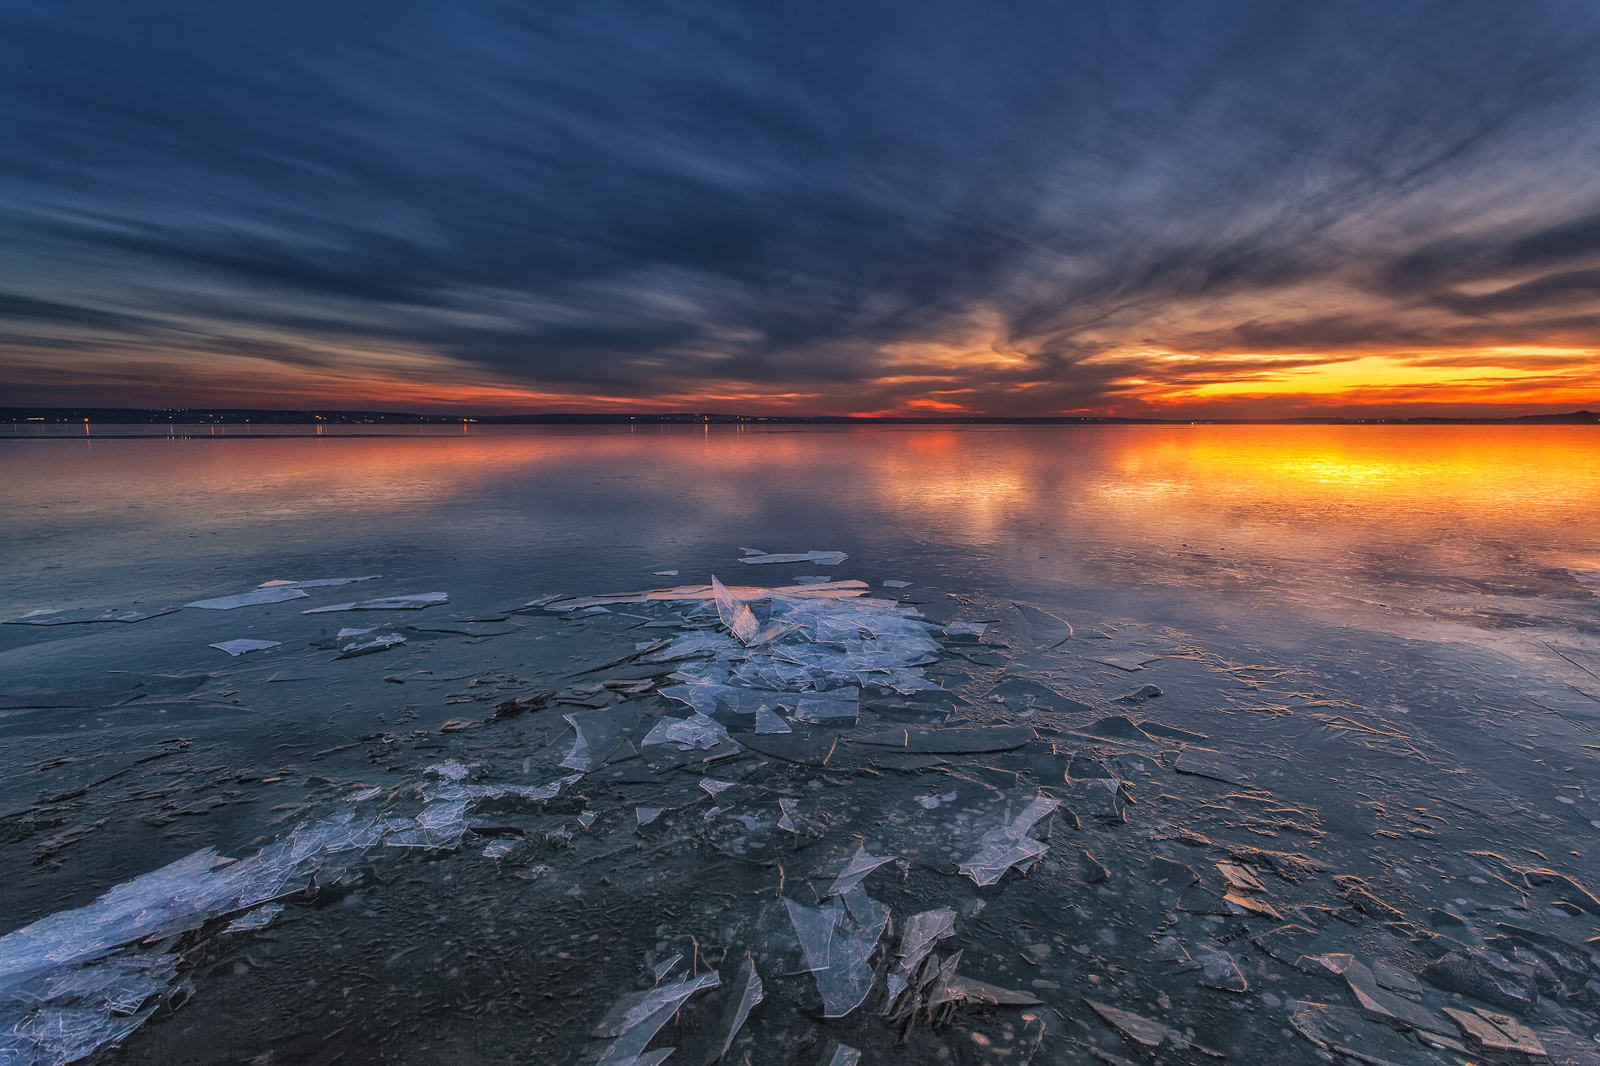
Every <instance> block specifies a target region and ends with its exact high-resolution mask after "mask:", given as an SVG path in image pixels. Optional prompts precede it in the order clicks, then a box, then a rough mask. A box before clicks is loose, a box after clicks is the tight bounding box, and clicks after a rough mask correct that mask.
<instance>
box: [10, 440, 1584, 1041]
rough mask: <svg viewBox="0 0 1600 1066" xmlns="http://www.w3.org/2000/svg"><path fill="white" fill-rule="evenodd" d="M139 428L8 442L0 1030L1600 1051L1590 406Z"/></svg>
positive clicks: (187, 1036)
mask: <svg viewBox="0 0 1600 1066" xmlns="http://www.w3.org/2000/svg"><path fill="white" fill-rule="evenodd" d="M167 433H168V430H167V429H166V427H153V428H152V427H90V428H89V429H87V430H86V431H85V434H84V436H82V437H79V438H77V439H70V440H69V439H48V437H46V436H44V435H41V434H37V433H36V435H35V436H33V437H27V436H18V437H15V438H13V439H3V440H0V471H3V474H4V479H5V484H6V486H7V491H6V493H5V497H4V499H3V501H0V511H3V522H0V537H3V542H0V543H3V550H0V618H3V619H6V620H10V621H12V622H15V623H16V624H6V625H3V626H0V735H3V737H4V747H3V749H0V750H3V755H0V760H3V761H0V790H3V795H0V847H3V848H4V851H3V855H4V858H5V865H4V869H5V870H6V871H7V878H6V890H5V891H4V892H3V893H0V936H4V939H0V1049H10V1052H9V1053H10V1057H7V1054H8V1052H7V1051H5V1050H0V1063H6V1064H10V1063H29V1062H51V1063H54V1062H67V1061H74V1060H77V1059H80V1058H83V1057H84V1056H91V1057H92V1060H93V1061H95V1062H105V1063H113V1062H114V1063H124V1062H127V1063H132V1062H140V1063H143V1062H150V1063H157V1062H159V1063H213V1062H214V1063H222V1062H258V1063H276V1064H283V1063H316V1064H323V1063H334V1062H339V1063H346V1064H349V1063H365V1062H374V1063H376V1062H414V1063H515V1062H526V1061H540V1062H554V1063H578V1062H597V1061H598V1062H600V1063H603V1064H607V1066H624V1064H626V1066H633V1064H635V1063H645V1062H649V1063H656V1062H659V1061H661V1059H662V1057H663V1055H662V1053H663V1052H664V1051H665V1050H666V1049H669V1048H675V1049H676V1050H675V1051H673V1052H671V1061H672V1062H681V1063H690V1062H693V1063H696V1064H697V1066H698V1064H699V1063H709V1062H711V1061H714V1060H715V1059H716V1058H717V1057H718V1056H719V1055H720V1056H721V1061H723V1062H729V1063H745V1062H751V1063H797V1064H805V1066H810V1064H812V1063H816V1064H818V1066H828V1064H829V1063H831V1062H836V1063H841V1064H844V1063H847V1062H850V1061H853V1059H852V1058H851V1049H854V1050H855V1051H858V1052H860V1056H861V1059H860V1061H862V1062H891V1061H903V1062H907V1063H913V1062H915V1063H922V1062H937V1063H993V1064H995V1066H1018V1064H1022V1063H1030V1062H1032V1063H1041V1064H1054V1063H1077V1062H1099V1061H1103V1062H1108V1063H1113V1064H1115V1063H1120V1062H1123V1061H1136V1062H1143V1061H1159V1062H1164V1063H1187V1062H1194V1063H1201V1062H1205V1063H1217V1062H1223V1061H1226V1062H1231V1063H1266V1062H1272V1063H1283V1064H1296V1063H1307V1064H1311V1063H1319V1062H1327V1061H1330V1058H1331V1059H1332V1060H1333V1061H1350V1062H1368V1063H1372V1062H1391V1063H1398V1064H1411V1063H1417V1064H1422V1063H1462V1062H1467V1061H1472V1062H1481V1061H1484V1060H1485V1059H1492V1058H1497V1057H1498V1058H1501V1059H1503V1060H1505V1061H1530V1062H1531V1061H1550V1062H1571V1063H1589V1062H1594V1061H1596V1059H1597V1057H1600V1042H1597V1037H1600V941H1597V940H1596V938H1597V937H1600V898H1597V896H1600V848H1597V844H1600V773H1597V767H1600V763H1597V758H1596V757H1597V756H1600V746H1597V745H1600V733H1597V732H1596V730H1597V728H1600V505H1597V503H1596V501H1597V500H1600V447H1597V444H1600V441H1597V438H1596V436H1595V431H1594V429H1593V428H1592V427H1515V428H1513V427H1500V426H1494V427H1476V426H1435V427H1417V426H1408V427H1378V426H1370V427H1363V426H1354V427H1323V426H1310V427H1269V426H1248V427H1221V426H1192V427H1190V426H1173V427H1110V426H1107V427H1081V428H1079V427H1073V428H1054V427H1051V428H1041V427H1016V426H1005V427H949V428H944V427H941V428H924V427H918V428H888V427H880V428H871V429H860V428H833V427H803V428H801V427H788V426H784V427H759V426H752V427H748V428H736V427H725V426H712V427H703V428H683V427H673V428H662V427H648V428H645V427H639V428H637V429H630V428H629V427H599V428H582V429H521V428H503V429H502V428H484V427H477V426H471V427H467V428H465V429H462V428H450V429H441V428H434V427H423V428H420V429H418V428H405V429H401V430H399V431H389V430H385V431H383V432H372V431H356V430H339V431H332V432H326V433H322V434H316V433H315V431H314V430H310V429H307V430H306V432H305V433H304V434H302V435H297V434H294V433H291V432H285V431H283V430H279V431H277V432H276V433H265V432H261V431H260V430H255V431H249V432H245V431H241V430H240V428H239V427H227V428H223V427H217V432H213V431H212V430H210V429H207V430H206V431H205V435H204V436H203V437H196V436H188V437H178V436H173V437H168V436H166V434H167ZM758 552H759V553H765V554H766V555H789V556H795V557H797V558H794V559H793V560H792V561H783V562H773V561H771V560H770V559H769V560H767V561H766V562H765V563H763V562H761V560H762V559H763V557H764V556H763V555H760V554H755V553H758ZM841 554H842V557H841ZM713 578H716V579H718V581H719V584H720V585H722V586H726V588H724V589H721V590H720V595H719V589H718V588H716V587H714V586H713ZM652 590H655V591H652ZM5 934H9V935H5Z"/></svg>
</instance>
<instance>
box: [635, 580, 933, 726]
mask: <svg viewBox="0 0 1600 1066" xmlns="http://www.w3.org/2000/svg"><path fill="white" fill-rule="evenodd" d="M711 588H712V591H713V595H714V600H715V604H716V611H717V617H718V619H719V620H720V621H721V622H722V623H723V625H725V626H726V627H727V629H728V632H726V633H724V632H718V631H714V630H696V631H694V632H690V633H685V634H682V635H680V636H678V637H676V638H674V639H673V640H672V641H671V643H670V644H668V645H667V646H666V647H665V648H661V649H659V650H657V651H654V652H652V653H650V654H649V655H647V656H646V658H647V660H649V661H653V662H663V663H665V662H679V661H681V662H683V665H682V666H681V667H679V669H678V671H677V672H676V673H674V674H673V675H672V678H673V680H675V681H678V682H681V683H680V684H677V685H673V686H669V687H667V688H664V689H662V690H661V694H662V695H664V696H667V697H669V698H672V699H676V700H679V701H681V702H683V703H686V704H688V705H689V706H690V707H691V708H693V710H694V717H693V718H690V719H688V721H689V722H692V723H695V726H696V728H698V729H699V730H708V729H709V728H710V726H711V725H714V724H715V723H714V722H713V721H712V718H713V716H714V715H716V714H717V713H718V712H719V711H726V712H729V713H733V714H741V715H745V714H748V715H755V716H756V723H757V727H758V732H783V731H785V729H786V725H785V723H784V722H783V719H782V718H781V717H780V716H779V715H778V713H777V712H779V711H780V710H781V711H786V712H788V714H789V716H790V717H791V718H793V719H796V720H798V721H802V722H810V723H818V722H824V721H828V720H841V719H851V720H853V719H855V718H856V716H857V715H858V714H859V700H860V687H861V686H864V685H878V686H881V687H883V688H887V689H893V690H894V691H896V692H898V693H900V694H901V695H910V694H912V693H914V692H919V691H924V690H937V689H939V688H940V686H939V685H937V684H935V683H934V682H932V681H929V680H928V679H927V678H926V677H924V676H923V672H922V669H921V667H923V666H925V665H928V664H930V663H933V662H936V661H937V660H938V657H939V652H940V646H939V644H938V642H937V641H935V640H933V639H932V638H931V637H930V635H929V633H930V631H931V630H932V629H933V628H934V627H932V626H930V625H929V624H928V623H927V622H925V621H923V620H921V619H920V618H916V617H912V614H913V612H912V610H911V609H910V608H907V607H903V606H901V605H899V604H896V603H893V602H892V601H883V600H871V599H853V600H852V599H828V598H810V597H802V596H790V595H786V594H785V593H784V592H783V591H781V590H777V589H773V590H767V591H768V592H769V595H768V596H767V597H766V601H765V612H764V613H765V615H766V617H765V618H764V619H763V618H760V617H758V616H757V613H756V612H755V611H753V610H752V609H751V604H750V602H749V600H748V599H747V598H745V597H743V596H742V595H735V594H734V592H733V591H732V590H730V589H728V588H727V587H726V586H724V585H723V584H722V583H721V582H720V581H717V580H716V578H715V577H713V578H712V585H711ZM740 591H741V592H745V591H748V590H740ZM708 723H709V724H708ZM663 728H664V729H668V730H674V729H678V727H677V726H673V725H670V724H668V723H663V726H661V727H658V731H660V730H661V729H663ZM719 728H720V727H719ZM706 739H708V738H707V737H706V736H703V735H700V734H696V735H694V736H689V735H687V734H686V735H685V736H684V737H682V738H679V737H677V736H673V737H668V736H666V735H665V734H664V733H663V734H662V735H661V736H656V735H655V734H652V737H647V738H646V739H645V741H644V742H645V743H646V744H650V743H658V742H662V741H665V740H677V741H678V743H680V744H694V745H696V746H701V747H710V746H711V744H709V743H705V742H704V741H705V740H706ZM719 739H726V737H725V736H723V737H721V738H719Z"/></svg>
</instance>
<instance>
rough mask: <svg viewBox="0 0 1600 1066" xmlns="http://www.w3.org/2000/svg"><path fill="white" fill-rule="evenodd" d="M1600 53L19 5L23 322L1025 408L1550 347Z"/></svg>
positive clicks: (929, 13) (613, 383)
mask: <svg viewBox="0 0 1600 1066" xmlns="http://www.w3.org/2000/svg"><path fill="white" fill-rule="evenodd" d="M1597 42H1600V16H1597V15H1596V14H1595V11H1594V9H1593V8H1591V7H1589V6H1587V5H1580V4H1562V3H1551V4H1545V5H1538V6H1530V7H1519V8H1513V7H1511V6H1509V5H1504V4H1489V3H1470V2H1469V3H1447V4H1429V3H1409V4H1408V3H1398V4H1397V3H1392V2H1389V3H1381V4H1380V3H1368V4H1349V5H1286V4H1281V3H1259V4H1239V3H1219V4H1205V3H1195V4H1184V5H1157V4H1147V5H1141V4H1110V3H1104V4H1037V5H974V4H938V3H917V4H874V5H844V4H838V5H787V6H778V7H767V6H763V5H748V4H731V3H730V4H721V5H712V4H704V3H701V4H681V5H645V4H631V5H615V4H609V5H608V4H594V5H573V6H567V7H559V8H558V7H556V6H553V5H521V4H509V3H473V4H459V5H407V4H392V3H391V4H382V5H379V4H357V3H350V4H340V5H313V4H309V3H281V4H275V5H266V6H257V7H250V8H240V7H238V6H237V5H200V4H195V3H183V4H159V3H136V4H110V3H106V4H99V5H96V4H79V5H73V6H70V7H64V6H62V5H47V4H42V3H41V4H34V5H12V6H10V7H8V9H7V13H6V14H5V15H3V16H0V91H3V99H0V152H3V153H4V157H5V159H6V162H7V165H6V166H5V167H4V168H3V171H0V174H3V176H0V193H3V194H4V195H3V196H0V226H3V229H4V236H5V238H6V239H5V240H4V242H3V245H0V290H4V291H6V292H7V293H9V294H10V295H8V296H7V297H5V298H4V300H0V316H3V317H5V318H6V319H7V320H8V329H9V332H8V335H7V337H8V339H7V342H6V343H7V345H8V350H9V351H10V352H11V353H13V354H12V355H11V356H10V357H9V359H10V361H13V362H15V363H17V364H18V365H21V364H22V363H23V362H26V361H29V360H32V363H31V364H30V365H31V366H32V369H31V370H30V371H29V373H30V374H31V375H32V376H31V377H30V379H29V380H31V381H33V382H34V383H35V384H37V383H39V382H44V383H45V385H48V379H49V375H50V373H51V369H50V368H51V367H60V368H61V369H62V370H63V380H67V375H66V374H65V372H66V371H68V370H71V369H72V367H73V362H74V360H73V356H72V352H73V351H74V345H73V340H74V338H76V345H77V350H78V351H80V352H81V353H83V357H84V358H85V359H88V358H89V357H90V356H91V355H93V356H95V357H97V358H103V357H104V353H106V352H108V351H113V352H114V351H119V350H126V351H136V350H141V349H142V348H148V349H149V350H150V351H159V352H162V353H179V354H180V355H183V354H187V356H188V357H191V358H200V357H201V356H203V355H204V354H205V353H216V352H221V353H235V354H240V355H247V356H249V357H250V358H252V359H254V360H256V361H257V362H259V363H262V364H270V365H273V366H277V367H280V368H283V369H284V370H285V372H294V371H296V370H299V369H304V368H308V367H328V366H335V365H337V363H338V360H339V358H340V356H339V355H338V354H337V353H338V352H340V351H344V350H348V349H350V348H352V347H360V346H362V345H366V346H369V347H372V348H374V349H376V350H388V349H395V350H406V351H414V352H422V353H431V354H432V355H435V356H440V357H445V358H446V359H448V360H454V361H455V365H458V366H460V367H462V368H463V369H464V370H470V371H473V372H481V373H483V374H487V375H489V376H491V377H494V378H497V379H500V380H503V381H507V382H512V383H522V384H525V385H527V386H528V387H529V388H530V389H541V390H551V391H558V392H563V393H568V394H571V395H574V396H581V395H584V394H586V393H596V394H605V395H610V396H634V397H640V398H648V397H650V396H652V395H655V394H659V393H671V394H675V395H692V394H694V393H696V391H697V390H702V389H707V390H724V391H726V390H727V389H729V388H734V389H742V390H744V392H745V393H746V394H748V395H752V396H756V395H762V394H772V395H776V394H779V393H783V392H786V391H787V392H809V393H812V394H815V395H817V396H822V397H835V398H838V399H837V402H845V403H849V404H855V405H858V407H857V408H856V409H864V408H870V407H872V406H874V405H877V406H892V405H893V404H895V403H899V402H904V401H907V400H910V399H915V398H917V397H918V396H920V395H923V394H932V393H935V392H948V393H950V394H951V395H956V394H960V395H956V399H955V400H954V401H953V402H959V403H962V404H967V405H975V404H981V405H984V409H987V410H1005V411H1015V412H1016V413H1029V412H1031V411H1046V410H1054V409H1061V407H1063V406H1068V407H1082V406H1088V405H1092V404H1094V403H1095V402H1097V401H1098V400H1100V399H1103V398H1107V397H1114V396H1115V395H1118V394H1121V393H1123V392H1126V391H1127V386H1125V385H1123V384H1119V383H1118V382H1119V380H1121V379H1122V378H1125V377H1127V376H1128V375H1130V374H1136V373H1137V372H1138V370H1139V368H1140V366H1141V365H1142V364H1141V363H1140V362H1139V360H1138V358H1136V357H1135V356H1131V355H1130V356H1127V357H1122V356H1120V355H1115V354H1114V353H1117V352H1120V351H1122V350H1124V349H1130V350H1131V349H1138V348H1159V347H1163V346H1164V347H1168V348H1174V347H1180V346H1182V345H1185V344H1187V345H1190V346H1192V349H1193V350H1195V351H1199V352H1202V353H1207V352H1236V353H1249V352H1259V353H1268V356H1269V357H1268V358H1265V359H1264V360H1263V361H1262V362H1261V363H1260V365H1261V366H1271V365H1274V364H1273V363H1272V359H1271V357H1270V356H1271V353H1293V352H1297V351H1298V352H1305V351H1316V352H1329V353H1334V354H1332V355H1330V358H1343V357H1344V356H1341V355H1338V354H1337V353H1338V352H1340V351H1344V350H1346V349H1352V348H1360V347H1375V346H1381V345H1390V346H1401V347H1406V348H1412V349H1428V348H1431V347H1438V346H1448V345H1456V344H1461V343H1469V342H1470V343H1475V344H1476V343H1484V344H1492V343H1497V342H1499V341H1501V340H1505V339H1507V338H1510V339H1513V340H1518V341H1519V342H1523V341H1526V340H1527V338H1528V337H1529V336H1530V335H1531V334H1533V333H1536V332H1537V331H1538V330H1539V329H1541V328H1545V327H1546V326H1548V324H1549V322H1550V321H1553V319H1545V318H1542V317H1541V316H1542V315H1544V314H1545V313H1546V312H1548V311H1549V310H1552V309H1556V310H1563V311H1566V310H1570V305H1572V304H1574V303H1578V302H1580V301H1583V300H1585V299H1589V298H1591V297H1592V295H1593V293H1594V290H1595V287H1596V283H1595V269H1596V264H1600V214H1595V211H1596V205H1597V204H1600V185H1596V184H1595V182H1594V179H1593V178H1592V177H1585V176H1584V175H1585V174H1586V171H1584V170H1583V169H1582V168H1581V167H1580V166H1576V165H1575V164H1576V163H1577V162H1578V161H1581V159H1583V158H1584V157H1585V154H1586V153H1589V152H1592V150H1593V147H1594V145H1593V140H1594V138H1595V133H1594V131H1593V129H1592V123H1591V122H1589V121H1588V118H1589V116H1590V115H1592V113H1593V106H1594V104H1595V102H1596V88H1597V81H1600V77H1597V74H1596V68H1595V67H1594V65H1593V63H1592V62H1591V58H1590V57H1591V56H1592V54H1593V50H1594V46H1595V44H1596V43H1597ZM1585 182H1587V183H1588V184H1587V185H1585V184H1584V183H1585ZM1508 201H1510V202H1511V203H1514V204H1515V205H1516V209H1515V210H1511V209H1509V204H1508ZM1336 289H1337V290H1339V291H1341V292H1344V293H1346V294H1353V295H1347V296H1346V297H1341V298H1340V299H1333V298H1332V297H1328V296H1327V293H1329V292H1332V291H1333V290H1336ZM1350 299H1355V300H1356V301H1357V303H1358V306H1349V305H1348V302H1349V300H1350ZM1341 300H1343V301H1344V302H1341ZM1563 321H1566V322H1567V329H1566V331H1565V332H1564V333H1563V334H1562V335H1563V336H1573V335H1577V336H1581V335H1582V334H1583V331H1584V330H1585V329H1587V328H1591V327H1589V326H1585V325H1584V320H1582V319H1580V318H1568V319H1565V320H1563ZM74 329H77V330H78V331H79V332H78V333H76V334H74V333H73V330H74ZM1591 334H1592V329H1591ZM955 336H961V337H968V338H972V337H977V338H978V339H977V340H973V341H970V342H969V343H970V344H972V345H975V346H976V347H975V348H974V351H976V352H977V354H976V355H975V356H973V357H972V358H971V359H969V360H967V361H966V362H963V361H962V360H961V359H953V358H952V357H950V356H948V355H941V354H940V352H939V351H938V350H937V349H938V345H939V344H940V343H942V342H944V341H945V340H946V339H947V338H950V337H955ZM930 345H931V346H933V347H932V348H929V346H930ZM986 346H987V348H989V349H993V351H994V353H995V354H994V358H993V359H992V360H989V359H986V358H985V357H984V356H983V352H984V350H985V349H986ZM924 349H927V350H924ZM1108 353H1113V354H1112V355H1110V356H1108ZM442 365H443V364H442ZM1253 365H1256V364H1250V363H1248V362H1246V363H1239V362H1233V363H1229V364H1227V366H1221V365H1219V366H1218V367H1217V368H1216V370H1215V373H1218V374H1226V373H1229V372H1233V371H1230V370H1229V369H1227V367H1233V368H1234V369H1235V370H1237V371H1238V372H1240V373H1244V374H1249V373H1251V372H1253V371H1252V370H1251V369H1250V367H1251V366H1253ZM1212 372H1213V371H1211V370H1200V369H1199V368H1198V367H1196V369H1195V371H1194V380H1196V381H1202V380H1210V377H1209V375H1210V374H1211V373H1212ZM1158 376H1159V375H1158ZM73 380H76V379H73ZM177 384H179V382H177V381H175V382H174V385H175V387H176V385H177ZM74 387H78V386H74ZM63 399H66V397H63ZM818 402H819V403H823V404H834V403H835V402H836V400H835V399H825V400H821V401H818Z"/></svg>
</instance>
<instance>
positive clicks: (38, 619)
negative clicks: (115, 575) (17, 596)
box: [3, 607, 179, 626]
mask: <svg viewBox="0 0 1600 1066" xmlns="http://www.w3.org/2000/svg"><path fill="white" fill-rule="evenodd" d="M178 610H179V608H177V607H152V608H150V609H148V610H145V609H141V608H138V607H109V608H107V609H105V610H103V611H95V610H90V609H88V608H54V609H47V610H39V611H29V612H28V613H27V614H25V615H22V616H21V617H20V618H11V619H8V620H7V621H6V622H4V623H3V624H4V625H8V626H67V625H82V624H85V623H90V622H143V621H144V620H145V619H146V618H160V617H161V616H162V615H167V614H176V613H177V612H178Z"/></svg>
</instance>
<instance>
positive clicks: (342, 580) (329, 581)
mask: <svg viewBox="0 0 1600 1066" xmlns="http://www.w3.org/2000/svg"><path fill="white" fill-rule="evenodd" d="M382 576H383V575H382V574H368V575H367V576H366V577H319V578H317V579H316V580H314V581H263V582H262V583H261V584H260V585H258V586H256V587H257V588H264V589H269V588H289V589H321V588H329V587H330V586H333V585H353V584H355V583H356V582H357V581H376V580H378V579H379V578H380V577H382Z"/></svg>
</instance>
